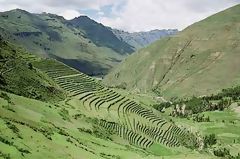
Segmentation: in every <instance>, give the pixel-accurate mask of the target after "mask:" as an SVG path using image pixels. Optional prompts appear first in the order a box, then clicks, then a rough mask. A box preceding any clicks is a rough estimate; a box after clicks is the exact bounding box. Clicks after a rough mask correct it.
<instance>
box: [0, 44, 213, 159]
mask: <svg viewBox="0 0 240 159" xmlns="http://www.w3.org/2000/svg"><path fill="white" fill-rule="evenodd" d="M0 46H1V54H0V55H1V67H0V68H1V85H0V157H3V158H6V159H7V158H36V159H37V158H42V157H43V156H44V157H45V158H64V159H66V158H79V156H80V157H81V158H93V159H94V158H105V159H107V158H116V159H119V158H126V159H129V158H134V157H136V158H149V159H150V158H162V157H158V156H171V155H179V153H182V154H185V155H187V154H188V153H189V151H190V150H191V149H196V150H197V149H198V148H200V146H201V144H202V137H201V136H199V135H198V134H197V133H196V132H194V131H190V130H189V128H188V127H186V126H183V125H176V124H175V123H173V122H171V121H170V120H168V118H166V119H164V118H162V117H161V114H160V112H157V111H154V110H153V109H151V108H150V107H148V106H147V105H144V104H140V103H138V101H136V100H134V99H132V98H129V97H128V96H127V95H124V94H122V93H120V92H118V91H117V90H114V89H110V88H107V87H104V86H102V85H101V83H100V82H99V81H97V80H95V79H93V78H91V77H89V76H87V75H85V74H83V73H81V72H79V71H77V70H75V69H73V68H70V67H68V66H67V65H64V64H63V63H61V62H58V61H56V60H52V59H43V58H36V57H35V56H31V55H30V54H28V53H26V52H23V51H21V50H20V49H18V48H16V47H15V46H13V45H11V44H9V43H8V42H6V41H1V43H0ZM51 79H52V80H51ZM60 88H61V89H60ZM58 90H62V91H58ZM63 90H64V92H66V95H67V96H62V98H58V99H61V100H52V99H55V96H57V95H61V93H62V92H63ZM9 92H11V93H9ZM16 94H18V95H16ZM21 96H25V97H21ZM26 97H29V98H26ZM30 98H33V99H30ZM39 100H43V101H44V102H42V101H39ZM154 155H156V156H154ZM191 155H192V156H195V155H196V156H197V157H200V156H203V155H201V154H199V153H198V152H193V153H191V154H190V156H191ZM208 156H209V155H208ZM176 157H177V156H176ZM209 157H210V156H209Z"/></svg>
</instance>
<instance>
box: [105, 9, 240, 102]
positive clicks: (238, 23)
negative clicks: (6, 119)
mask: <svg viewBox="0 0 240 159" xmlns="http://www.w3.org/2000/svg"><path fill="white" fill-rule="evenodd" d="M239 15H240V5H237V6H235V7H232V8H230V9H227V10H225V11H223V12H220V13H218V14H216V15H213V16H211V17H209V18H206V19H205V20H203V21H200V22H198V23H195V24H193V25H192V26H189V27H188V28H186V29H185V30H183V31H182V32H180V33H179V34H177V35H175V36H174V37H169V38H164V39H162V40H160V41H158V42H156V43H154V44H152V45H150V46H149V47H147V48H145V49H142V50H140V51H138V52H136V53H135V54H133V55H131V56H130V57H129V58H127V59H126V60H125V61H124V62H122V63H121V64H120V65H119V66H118V67H117V68H116V69H114V70H113V71H112V72H111V73H110V74H109V75H107V76H106V78H105V79H104V83H105V84H107V85H109V86H121V87H125V88H127V89H128V90H135V91H136V92H151V91H152V90H154V92H157V93H158V94H160V95H163V96H165V97H168V98H170V97H187V96H192V95H196V96H200V95H210V94H212V93H216V92H219V91H220V90H221V89H222V88H228V87H232V86H234V85H237V84H239V83H240V76H239V75H240V69H238V68H239V67H238V66H239V59H240V54H239V52H240V46H239V37H240V32H239V29H240V16H239Z"/></svg>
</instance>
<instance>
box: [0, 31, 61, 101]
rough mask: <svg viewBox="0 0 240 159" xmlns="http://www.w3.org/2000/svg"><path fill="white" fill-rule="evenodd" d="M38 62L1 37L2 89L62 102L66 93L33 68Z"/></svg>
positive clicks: (0, 68)
mask: <svg viewBox="0 0 240 159" xmlns="http://www.w3.org/2000/svg"><path fill="white" fill-rule="evenodd" d="M36 60H38V59H37V58H36V57H35V56H33V55H31V54H29V53H27V52H25V51H24V50H23V49H22V48H18V47H16V46H14V45H12V44H10V43H8V42H6V41H4V40H3V39H2V38H1V36H0V89H1V90H4V91H8V92H11V93H14V94H17V95H21V96H25V97H29V98H33V99H38V100H42V101H55V100H62V99H63V98H64V97H65V95H64V94H65V93H64V91H63V90H62V89H61V88H60V87H58V86H57V85H56V84H55V82H53V80H52V79H51V78H49V77H48V76H46V75H45V74H44V73H43V72H41V71H39V70H38V69H35V68H34V67H33V64H32V63H33V62H34V61H36Z"/></svg>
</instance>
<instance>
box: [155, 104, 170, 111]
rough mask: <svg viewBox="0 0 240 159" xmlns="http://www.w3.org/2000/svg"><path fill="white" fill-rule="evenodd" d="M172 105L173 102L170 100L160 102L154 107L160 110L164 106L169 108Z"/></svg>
mask: <svg viewBox="0 0 240 159" xmlns="http://www.w3.org/2000/svg"><path fill="white" fill-rule="evenodd" d="M169 107H171V103H170V102H164V103H160V104H154V105H153V108H154V109H156V110H158V111H160V112H161V111H162V110H163V109H164V108H169Z"/></svg>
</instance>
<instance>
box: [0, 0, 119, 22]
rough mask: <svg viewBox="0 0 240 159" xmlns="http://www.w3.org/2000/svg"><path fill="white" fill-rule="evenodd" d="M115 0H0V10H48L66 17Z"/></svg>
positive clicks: (77, 14) (69, 17)
mask: <svg viewBox="0 0 240 159" xmlns="http://www.w3.org/2000/svg"><path fill="white" fill-rule="evenodd" d="M114 3H117V0H34V1H33V0H0V11H8V10H11V9H16V8H20V9H24V10H27V11H29V12H33V13H41V12H49V13H54V14H58V15H62V16H64V17H65V18H67V19H71V18H74V17H76V16H79V15H81V10H87V9H92V10H98V11H99V12H101V11H100V10H101V8H102V7H104V6H107V5H113V4H114Z"/></svg>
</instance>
